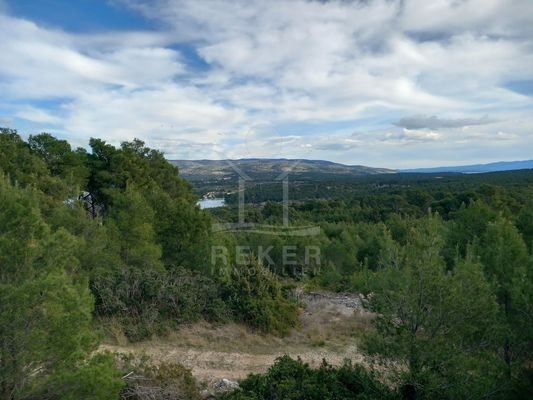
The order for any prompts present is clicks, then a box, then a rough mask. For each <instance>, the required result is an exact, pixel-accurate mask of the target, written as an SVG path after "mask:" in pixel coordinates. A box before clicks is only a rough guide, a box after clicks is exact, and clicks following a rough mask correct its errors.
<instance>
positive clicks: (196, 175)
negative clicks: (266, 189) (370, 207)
mask: <svg viewBox="0 0 533 400" xmlns="http://www.w3.org/2000/svg"><path fill="white" fill-rule="evenodd" d="M170 162H171V163H172V164H174V165H176V166H177V167H178V168H179V169H180V175H181V176H183V177H184V178H185V179H188V180H190V181H198V180H206V179H207V180H236V179H237V178H238V176H239V173H238V172H237V171H242V173H243V175H246V176H248V177H249V178H250V179H252V180H263V181H264V180H274V179H276V178H278V177H279V176H280V175H282V174H284V173H289V174H290V177H291V178H297V179H330V178H332V177H339V176H343V177H353V176H366V175H375V174H387V173H395V172H397V171H395V170H391V169H386V168H371V167H365V166H362V165H344V164H338V163H334V162H331V161H322V160H293V159H284V158H282V159H264V158H246V159H239V160H170Z"/></svg>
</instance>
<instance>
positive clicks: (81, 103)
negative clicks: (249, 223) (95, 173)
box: [0, 0, 533, 167]
mask: <svg viewBox="0 0 533 400" xmlns="http://www.w3.org/2000/svg"><path fill="white" fill-rule="evenodd" d="M115 3H116V4H118V5H121V6H123V7H128V8H130V9H131V10H134V11H135V12H138V13H141V14H143V15H144V16H145V17H146V18H148V19H149V21H152V24H153V29H152V30H143V29H138V30H133V31H116V30H110V31H109V32H106V33H105V34H103V33H101V31H100V32H94V33H93V32H90V31H89V32H84V33H73V32H68V31H65V30H64V29H62V28H61V27H60V26H55V27H51V26H43V25H39V24H37V23H35V22H33V21H30V20H28V19H24V18H22V17H14V16H12V15H9V14H7V13H6V12H2V9H1V8H0V35H1V37H3V38H7V40H2V41H0V52H1V53H2V56H3V57H2V62H1V63H0V91H1V93H2V100H1V102H0V112H1V114H2V115H5V116H6V117H9V118H15V121H16V120H17V119H18V120H20V119H24V120H28V121H31V122H33V123H34V124H37V125H38V124H43V126H47V127H48V126H49V125H50V124H53V125H54V127H56V128H57V129H56V131H57V132H60V133H61V135H64V136H66V137H67V138H68V139H70V140H73V141H75V142H76V144H78V145H82V144H85V143H86V142H87V139H88V138H89V137H90V136H102V137H104V138H106V139H107V140H109V141H111V142H114V143H118V142H119V141H121V140H128V139H131V138H132V137H141V138H143V139H144V140H146V142H147V143H148V144H149V145H152V146H157V147H161V149H162V150H164V151H166V152H167V153H168V154H173V155H179V158H197V157H199V156H200V154H201V156H202V157H215V158H217V157H218V155H219V154H222V153H223V154H229V155H234V156H239V155H240V156H248V157H249V156H255V155H258V156H259V155H260V156H266V157H276V156H279V155H282V154H283V155H284V156H289V155H290V156H293V157H295V158H298V156H299V155H309V152H310V151H312V152H313V154H316V155H317V157H321V158H327V159H333V160H342V161H344V162H347V163H363V162H364V160H365V159H366V158H368V159H369V160H370V161H371V164H372V165H379V164H380V163H381V162H382V163H383V164H384V165H385V164H386V165H387V166H392V167H394V165H393V162H394V161H398V162H400V161H401V160H400V159H401V158H402V157H405V156H406V154H404V153H402V151H403V150H402V151H400V147H401V148H402V149H407V148H410V149H412V150H411V151H417V152H421V154H426V153H427V152H431V151H436V150H437V146H439V147H438V151H439V154H443V155H444V154H448V153H447V152H449V154H453V155H454V156H459V155H460V154H464V157H471V153H470V152H469V151H467V150H466V149H465V150H461V149H460V150H457V148H456V145H457V143H458V142H459V141H461V140H468V143H469V145H471V146H477V147H478V148H479V149H483V148H486V149H487V152H494V150H493V149H492V147H490V146H491V145H489V144H488V143H493V142H495V141H498V142H499V143H502V142H503V139H502V138H504V137H510V135H511V134H510V133H505V132H512V135H514V136H513V137H512V139H508V140H507V141H506V143H511V142H512V143H514V144H516V145H517V149H516V150H513V152H511V151H510V150H506V151H509V154H511V153H512V154H515V153H514V152H515V151H522V152H524V155H525V154H526V153H527V152H530V151H531V150H533V149H532V148H531V147H532V146H531V142H530V141H531V140H530V139H528V138H529V137H530V133H531V128H533V121H532V117H531V115H530V109H531V107H532V106H533V99H532V97H531V96H525V95H523V92H524V90H523V89H524V82H531V81H533V70H532V69H531V68H530V66H531V65H533V2H531V1H530V0H515V1H513V6H512V7H510V6H509V3H508V2H507V1H504V0H470V1H459V2H458V1H451V0H434V1H431V2H427V1H425V0H404V1H400V0H375V1H371V2H368V1H340V0H338V1H336V0H332V1H327V2H321V1H306V0H294V1H291V2H287V1H282V0H270V1H259V0H235V1H221V0H203V1H196V0H150V1H148V0H115ZM1 4H2V1H1V0H0V5H1ZM509 82H518V83H517V84H514V86H512V87H511V88H510V86H509ZM515 86H516V87H515ZM421 110H422V111H423V114H420V112H421ZM483 115H485V116H484V117H479V116H483ZM448 116H452V117H448ZM391 120H393V121H396V122H395V123H394V124H393V126H390V122H389V121H391ZM32 126H35V125H32ZM295 126H296V127H299V128H298V129H295V130H294V127H295ZM339 126H342V128H339ZM304 127H309V128H310V129H309V132H308V131H306V129H304ZM469 128H476V129H475V131H476V132H477V136H476V135H471V133H472V132H473V131H472V132H471V131H469V130H468V129H469ZM354 130H355V131H361V132H363V133H362V134H357V135H353V136H351V133H350V132H353V131H354ZM295 131H297V133H295ZM455 131H457V132H455ZM316 132H320V134H317V133H316ZM498 132H502V134H499V133H498ZM396 145H402V146H396ZM310 149H312V150H310ZM405 151H407V150H405ZM480 151H481V150H480ZM494 154H496V155H498V156H499V154H497V153H494ZM350 157H358V158H357V159H353V160H352V159H350ZM436 161H438V160H436ZM441 161H442V160H441ZM465 161H472V160H465ZM474 161H475V160H474Z"/></svg>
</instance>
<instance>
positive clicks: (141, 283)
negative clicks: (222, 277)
mask: <svg viewBox="0 0 533 400" xmlns="http://www.w3.org/2000/svg"><path fill="white" fill-rule="evenodd" d="M91 286H92V290H93V293H94V295H95V298H96V313H97V315H99V316H100V317H104V318H106V317H114V318H116V319H117V320H118V321H119V322H120V324H121V326H122V329H123V330H124V333H125V334H126V336H127V337H128V339H130V340H132V341H138V340H142V339H146V338H148V337H150V336H151V335H153V334H162V333H164V332H165V331H166V329H167V328H172V327H176V326H177V325H179V324H181V323H185V322H192V321H196V320H198V319H200V318H205V319H207V320H216V319H224V318H226V316H227V314H228V311H227V308H226V307H225V304H224V303H223V302H222V301H221V300H220V299H219V296H220V294H219V287H218V286H217V285H216V284H215V283H214V282H213V281H212V280H211V279H209V278H207V277H204V276H200V275H198V274H194V273H192V272H190V271H188V270H186V269H184V268H177V269H175V270H173V271H167V270H155V269H148V270H143V269H140V268H131V267H129V268H124V269H119V270H115V271H112V272H109V273H106V274H100V275H99V276H98V277H97V278H95V279H94V280H93V282H92V285H91Z"/></svg>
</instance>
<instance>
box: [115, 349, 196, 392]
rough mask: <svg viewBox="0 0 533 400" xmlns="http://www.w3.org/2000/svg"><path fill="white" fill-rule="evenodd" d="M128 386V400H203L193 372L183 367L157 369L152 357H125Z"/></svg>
mask: <svg viewBox="0 0 533 400" xmlns="http://www.w3.org/2000/svg"><path fill="white" fill-rule="evenodd" d="M121 361H122V371H123V373H124V376H125V378H124V379H125V381H126V386H125V387H124V388H123V389H122V391H121V393H120V398H121V399H124V400H126V399H127V400H200V399H201V396H200V388H199V386H198V383H197V382H196V380H195V379H194V377H193V376H192V373H191V370H190V369H188V368H185V367H184V366H182V365H180V364H170V363H159V364H158V365H154V364H153V362H152V361H151V360H150V359H149V358H148V357H141V358H135V357H133V356H122V359H121Z"/></svg>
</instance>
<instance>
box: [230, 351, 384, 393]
mask: <svg viewBox="0 0 533 400" xmlns="http://www.w3.org/2000/svg"><path fill="white" fill-rule="evenodd" d="M240 386H241V389H239V390H237V391H235V392H233V393H231V394H229V395H226V396H225V397H223V398H224V399H225V400H277V399H284V400H298V399H306V400H315V399H316V400H329V399H331V400H333V399H335V400H343V399H346V400H348V399H350V400H352V399H387V398H390V399H392V398H394V397H393V396H392V395H391V391H390V390H388V389H387V388H386V386H385V385H383V384H382V383H380V382H379V381H378V380H377V379H376V377H375V376H374V375H373V374H371V373H369V372H367V371H366V370H365V369H364V368H363V367H361V366H357V365H355V366H354V365H352V364H350V363H349V362H346V363H345V364H344V365H342V366H341V367H338V368H335V367H332V366H330V365H328V364H327V363H326V362H325V361H324V362H323V364H322V365H321V366H320V368H318V369H312V368H311V367H309V365H307V364H305V363H303V362H302V361H301V360H300V359H298V360H294V359H292V358H290V357H289V356H283V357H280V358H278V359H277V360H276V362H275V363H274V365H273V366H272V367H271V368H270V369H269V370H268V372H267V373H266V374H264V375H250V376H249V377H248V378H246V379H245V380H244V381H242V382H241V384H240Z"/></svg>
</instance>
